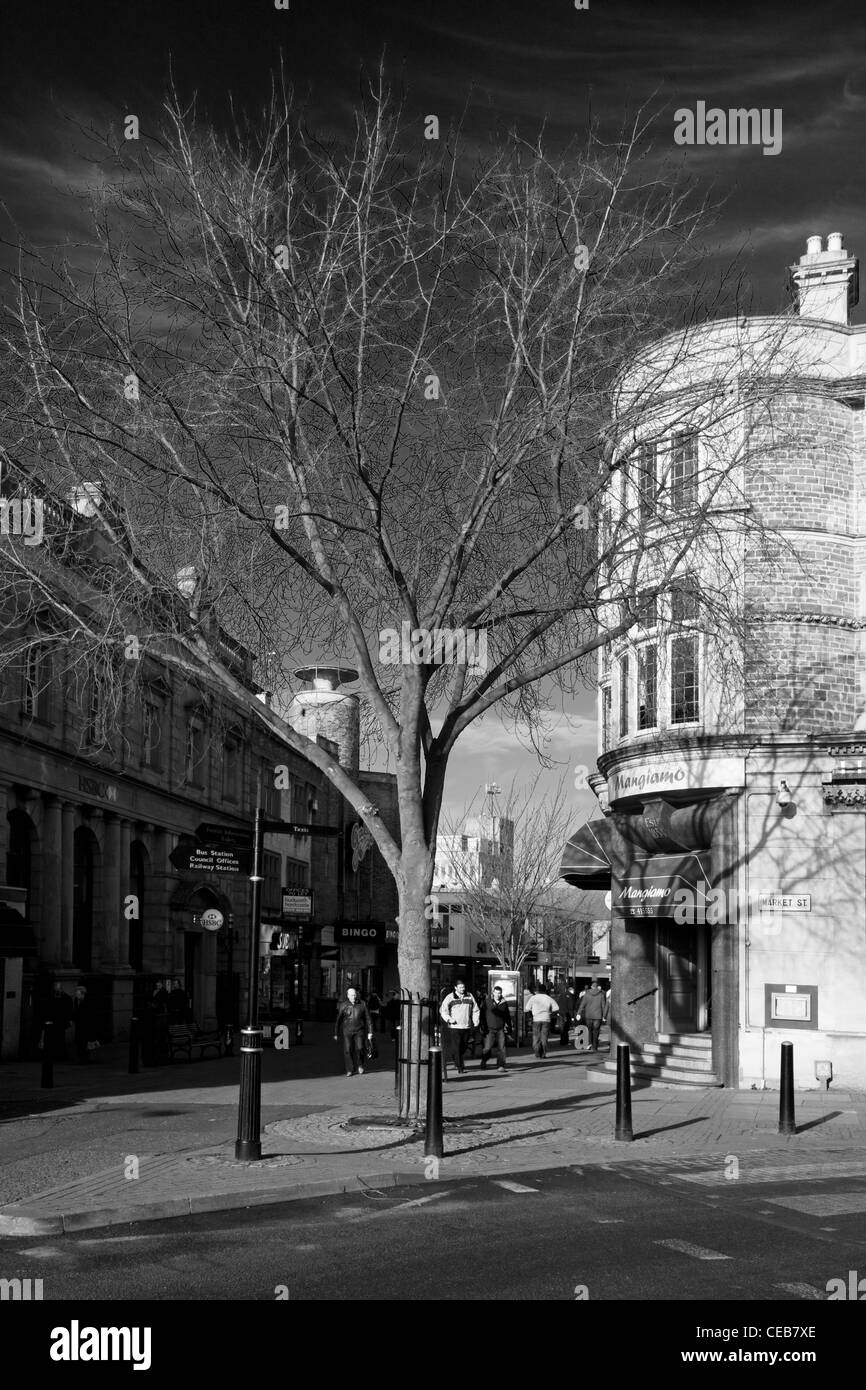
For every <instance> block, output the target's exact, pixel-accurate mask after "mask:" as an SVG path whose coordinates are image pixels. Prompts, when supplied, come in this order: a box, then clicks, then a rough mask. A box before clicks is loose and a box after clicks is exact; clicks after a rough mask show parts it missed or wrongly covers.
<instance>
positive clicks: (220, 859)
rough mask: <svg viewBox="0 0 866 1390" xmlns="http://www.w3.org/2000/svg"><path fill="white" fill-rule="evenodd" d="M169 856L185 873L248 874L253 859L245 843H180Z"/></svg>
mask: <svg viewBox="0 0 866 1390" xmlns="http://www.w3.org/2000/svg"><path fill="white" fill-rule="evenodd" d="M168 857H169V859H170V860H171V862H172V864H173V865H174V867H175V868H176V869H179V870H180V872H181V873H185V874H188V873H195V874H200V873H205V874H208V873H209V874H248V873H249V871H250V867H251V861H252V853H251V850H250V849H249V848H247V847H246V846H243V845H241V846H237V845H234V846H232V845H225V846H222V845H178V846H177V847H176V848H175V849H173V850H172V852H171V854H170V855H169V856H168Z"/></svg>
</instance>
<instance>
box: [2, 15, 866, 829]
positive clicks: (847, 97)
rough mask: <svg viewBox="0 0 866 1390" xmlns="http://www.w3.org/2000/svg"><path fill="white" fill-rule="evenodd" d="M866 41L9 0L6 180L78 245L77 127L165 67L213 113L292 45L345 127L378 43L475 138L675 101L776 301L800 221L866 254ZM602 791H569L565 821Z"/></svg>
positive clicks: (18, 197)
mask: <svg viewBox="0 0 866 1390" xmlns="http://www.w3.org/2000/svg"><path fill="white" fill-rule="evenodd" d="M864 38H866V5H864V4H863V3H862V0H860V3H856V2H855V0H845V2H844V3H829V4H828V3H819V4H809V3H803V0H784V3H782V2H781V0H769V2H768V3H753V4H749V5H741V4H738V3H733V4H732V3H725V0H716V3H714V4H705V3H700V0H698V3H691V4H678V3H675V2H674V0H645V2H644V3H638V0H590V9H589V10H586V11H578V10H575V8H574V4H573V0H393V3H378V2H374V3H367V2H366V0H357V2H356V3H348V2H347V0H290V9H289V10H288V11H283V10H279V11H278V10H276V9H275V8H274V5H273V0H234V3H229V0H158V2H157V3H154V2H153V0H103V3H96V0H93V2H91V0H83V3H82V2H81V0H78V2H76V0H67V3H63V0H52V2H51V3H48V0H18V3H15V0H13V3H12V4H11V5H10V6H8V7H7V10H6V13H5V15H4V19H3V35H2V53H0V192H2V197H3V199H4V201H5V203H6V205H7V206H8V208H9V210H10V212H11V213H12V214H13V215H14V217H15V218H16V220H17V221H18V222H19V223H21V224H22V225H23V227H24V228H25V229H26V231H27V232H28V233H29V234H30V235H31V236H33V237H34V238H35V239H36V240H37V241H39V242H41V243H42V244H43V245H45V244H46V243H54V242H58V241H63V240H64V239H66V238H69V239H71V240H74V239H75V236H76V232H77V230H78V229H77V226H76V217H77V216H78V214H77V213H76V211H75V210H74V208H72V207H71V206H70V204H69V202H68V200H67V199H66V198H65V196H64V193H63V190H64V189H65V188H67V187H70V186H71V187H73V188H78V189H82V188H85V187H86V186H87V183H88V179H89V177H90V175H91V171H90V169H89V167H88V166H87V164H86V162H85V161H84V159H83V158H82V150H83V148H84V147H85V141H84V139H83V138H82V134H81V128H82V127H85V128H86V127H87V126H88V125H91V124H93V125H95V126H97V127H101V128H104V127H105V126H106V125H107V124H108V123H110V122H113V123H114V124H116V125H119V122H120V118H121V117H122V116H123V115H124V114H126V113H128V112H134V113H136V114H138V115H139V116H140V119H141V123H142V129H143V130H145V129H146V128H147V126H148V124H149V123H150V122H151V121H153V119H154V115H155V113H156V111H157V108H158V106H159V103H160V100H161V95H162V92H163V90H164V87H165V83H166V78H167V75H168V72H169V64H171V66H172V68H173V71H174V74H175V78H176V81H177V84H178V87H179V89H180V91H181V92H182V93H184V94H187V93H188V94H190V95H191V94H192V93H193V92H196V93H197V94H198V96H199V100H200V102H201V103H202V105H203V106H204V107H205V108H206V109H207V110H208V111H209V113H210V114H211V115H213V116H214V117H215V118H216V119H218V120H221V119H222V118H223V117H224V114H225V112H226V110H227V102H228V97H229V94H230V93H231V94H233V95H234V97H235V100H236V101H237V102H238V103H239V104H240V105H242V106H247V107H250V106H253V107H255V106H257V105H258V104H259V102H260V100H261V99H262V98H263V97H264V96H265V95H266V93H267V89H268V85H269V75H270V72H271V71H272V70H273V69H275V68H276V67H277V66H278V64H279V61H280V56H281V55H282V57H283V60H284V63H285V66H286V69H287V71H288V73H289V75H290V76H291V78H292V80H293V81H294V83H295V85H296V88H297V89H298V90H299V91H300V92H302V93H304V94H305V95H307V96H308V98H309V104H310V108H311V113H312V114H313V115H314V116H315V117H316V118H317V119H318V121H319V122H322V123H325V124H329V125H333V126H338V127H339V126H342V125H344V124H345V123H346V121H347V118H348V115H349V113H350V111H351V109H352V107H353V105H354V103H355V100H356V96H357V93H358V88H359V80H360V74H361V70H362V68H363V66H364V65H367V67H368V68H375V66H376V65H377V63H378V60H379V58H380V56H381V54H382V52H383V50H384V51H385V54H386V59H387V62H388V64H389V67H390V69H391V71H392V73H393V74H394V76H395V77H396V78H397V79H398V80H402V82H403V83H404V84H405V87H406V92H407V96H406V101H407V106H408V109H409V111H410V112H412V111H416V112H417V113H418V116H419V119H420V118H421V117H422V116H423V115H425V114H428V113H434V114H437V115H438V116H439V118H440V122H441V124H442V125H443V126H447V125H448V123H449V121H450V120H451V119H452V118H454V117H458V116H459V115H460V113H461V112H462V111H463V109H464V107H465V105H466V102H467V99H469V98H470V96H471V107H470V113H469V115H468V116H467V118H466V121H465V123H464V128H465V130H466V132H467V134H468V136H469V138H470V141H472V142H475V143H477V144H478V145H479V146H482V147H483V145H484V142H485V139H486V138H487V136H488V134H489V132H491V131H492V130H493V129H494V128H499V129H502V127H504V126H505V127H507V126H509V125H510V124H511V123H512V122H514V121H517V122H518V123H519V124H520V126H521V128H522V129H523V131H524V133H529V132H535V131H536V130H537V129H538V127H539V126H540V124H541V123H542V121H545V122H546V125H547V130H548V138H549V140H550V141H551V142H554V143H555V142H559V141H561V142H562V143H566V142H567V141H568V140H569V139H570V138H572V137H574V136H580V134H581V132H582V130H583V129H584V127H585V123H586V120H587V114H588V112H589V111H590V110H591V111H592V113H593V114H594V115H595V116H597V117H598V118H599V119H600V120H601V121H602V123H603V125H604V126H605V127H606V128H608V129H610V130H611V131H613V130H614V129H615V128H616V127H617V126H618V124H619V122H620V120H621V118H622V116H623V113H624V112H625V111H626V110H627V109H633V108H634V107H636V106H637V105H639V104H640V103H642V102H647V101H649V102H651V103H654V105H655V106H656V107H657V108H659V109H660V110H661V111H662V112H663V114H662V115H661V117H660V119H659V122H658V124H657V126H656V127H655V133H654V135H653V142H654V143H653V156H654V157H657V158H658V159H661V158H663V157H667V156H671V155H674V156H676V158H677V159H682V160H684V161H685V166H686V169H687V171H688V172H689V173H690V174H691V175H693V177H694V179H695V181H696V185H697V187H698V188H699V189H704V188H706V189H707V190H710V189H712V190H714V191H715V194H716V196H717V197H718V196H722V197H724V199H725V203H724V209H723V213H722V216H721V219H720V221H719V223H718V226H717V241H718V246H717V256H718V259H719V261H720V263H721V262H725V261H727V260H728V259H729V258H730V257H731V256H732V255H733V254H734V253H741V254H742V256H743V260H744V265H745V268H746V270H747V271H748V272H750V274H751V277H752V281H753V285H754V291H755V299H754V308H755V309H758V310H764V311H769V312H772V311H774V310H776V309H779V308H780V307H782V305H783V304H784V303H785V268H786V267H787V266H788V265H789V264H790V263H791V262H792V261H794V260H795V259H796V258H797V257H798V256H799V255H800V254H801V252H803V251H804V250H805V239H806V237H807V236H808V235H810V234H812V233H821V234H826V233H828V232H831V231H840V232H842V233H844V235H845V245H846V246H847V247H848V248H849V249H851V250H853V251H854V252H855V253H856V252H866V155H864V149H866V44H864ZM698 101H704V102H706V103H707V105H708V106H719V107H722V108H724V109H727V108H729V107H753V106H754V107H758V108H768V109H770V110H773V109H776V108H780V109H781V111H782V131H783V142H782V150H781V153H780V154H778V155H776V156H766V155H764V154H763V153H762V151H761V149H760V147H757V146H745V147H702V148H701V147H693V148H687V149H680V148H679V147H677V146H675V145H674V142H673V130H674V118H673V113H674V111H675V109H676V108H678V107H680V106H691V107H694V106H695V104H696V102H698ZM6 234H7V235H8V231H7V233H6ZM857 313H858V317H859V318H860V319H861V321H863V320H866V315H864V312H863V310H862V309H861V310H858V311H857ZM591 703H592V702H591V701H590V699H589V698H587V699H586V701H583V700H582V701H580V702H579V707H578V709H577V711H575V712H573V713H572V714H570V716H569V717H568V718H566V717H565V716H562V717H561V718H558V719H555V720H552V721H551V725H550V743H549V745H548V748H549V752H550V753H551V755H552V756H554V757H555V758H558V759H559V761H560V764H561V767H562V768H563V769H564V768H569V769H570V772H569V775H570V776H571V775H572V773H573V768H574V765H575V763H585V764H587V765H589V766H592V765H593V764H594V762H595V730H594V711H593V710H592V709H591V708H590V706H591ZM581 715H583V716H584V718H583V719H580V718H579V716H581ZM461 748H462V750H463V755H462V757H461V758H460V759H459V760H458V762H459V768H458V770H457V771H456V772H455V774H454V776H455V777H456V782H452V780H451V779H449V800H450V801H451V803H452V805H458V806H459V804H460V803H461V802H462V801H463V799H464V795H465V797H466V798H468V796H470V795H471V794H472V792H473V791H474V790H475V788H476V787H477V786H478V784H479V783H483V782H484V781H485V780H493V779H494V778H496V779H497V780H499V781H500V783H504V784H507V783H508V781H509V780H510V777H511V775H512V773H517V774H518V775H521V776H522V775H531V773H532V770H533V768H534V757H533V756H532V755H530V754H526V755H523V754H521V753H519V752H517V751H516V750H515V745H514V737H513V734H511V733H510V732H508V731H506V730H504V729H503V728H501V726H500V725H499V724H498V723H495V722H493V723H492V722H491V721H490V720H485V721H484V723H483V725H481V726H479V725H476V726H474V728H473V730H471V731H469V735H468V736H467V738H466V740H465V741H464V742H463V743H461ZM593 805H594V798H593V797H592V796H591V795H590V794H589V793H581V794H579V795H576V796H575V812H576V815H575V819H576V820H577V821H579V820H582V819H583V818H584V817H585V815H586V814H587V813H588V812H589V811H590V809H591V808H592V806H593Z"/></svg>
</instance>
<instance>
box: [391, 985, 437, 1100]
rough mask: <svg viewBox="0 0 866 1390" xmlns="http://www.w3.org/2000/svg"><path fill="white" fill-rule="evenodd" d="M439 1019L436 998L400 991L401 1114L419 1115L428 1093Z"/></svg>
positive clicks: (399, 1059) (398, 1079)
mask: <svg viewBox="0 0 866 1390" xmlns="http://www.w3.org/2000/svg"><path fill="white" fill-rule="evenodd" d="M438 1019H439V1005H438V1004H437V1002H436V1000H435V999H422V998H421V995H420V994H411V993H410V992H409V991H408V990H405V989H404V990H401V999H400V1032H399V1033H398V1035H397V1036H398V1051H397V1061H396V1070H397V1077H396V1081H397V1106H398V1111H399V1114H400V1115H402V1116H405V1117H407V1118H409V1119H418V1118H419V1116H420V1114H421V1105H422V1098H423V1097H426V1095H427V1071H426V1068H427V1066H428V1053H429V1049H430V1047H431V1046H432V1045H433V1044H434V1043H438V1041H439V1023H438ZM437 1055H438V1054H437ZM422 1068H423V1069H424V1070H422ZM422 1078H423V1080H422Z"/></svg>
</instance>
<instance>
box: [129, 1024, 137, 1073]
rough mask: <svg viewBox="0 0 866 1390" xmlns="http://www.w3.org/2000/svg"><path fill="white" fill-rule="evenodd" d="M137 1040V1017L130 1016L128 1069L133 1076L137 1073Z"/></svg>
mask: <svg viewBox="0 0 866 1390" xmlns="http://www.w3.org/2000/svg"><path fill="white" fill-rule="evenodd" d="M138 1041H139V1030H138V1019H137V1018H131V1019H130V1020H129V1067H128V1071H129V1074H130V1076H134V1075H135V1074H136V1073H137V1071H138V1057H139V1050H138Z"/></svg>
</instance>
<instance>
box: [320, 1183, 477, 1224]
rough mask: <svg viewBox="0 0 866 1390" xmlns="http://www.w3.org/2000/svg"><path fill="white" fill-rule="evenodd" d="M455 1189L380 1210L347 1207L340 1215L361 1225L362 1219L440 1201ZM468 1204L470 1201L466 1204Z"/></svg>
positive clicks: (372, 1218)
mask: <svg viewBox="0 0 866 1390" xmlns="http://www.w3.org/2000/svg"><path fill="white" fill-rule="evenodd" d="M452 1191H453V1189H452V1188H450V1187H449V1188H448V1189H447V1190H446V1191H443V1192H431V1193H429V1195H428V1196H426V1197H416V1198H415V1200H414V1201H412V1202H400V1203H399V1204H398V1205H397V1206H393V1207H382V1208H380V1209H379V1210H378V1211H366V1210H364V1209H363V1208H359V1207H347V1208H345V1209H344V1210H343V1211H341V1212H339V1213H338V1215H340V1216H342V1217H344V1218H345V1219H346V1220H347V1221H350V1222H351V1223H352V1225H360V1223H361V1222H362V1221H377V1220H378V1219H379V1217H381V1216H393V1215H394V1213H395V1212H396V1213H398V1214H399V1213H400V1212H404V1211H408V1210H409V1209H410V1208H411V1207H424V1206H426V1205H427V1204H428V1203H429V1202H439V1201H441V1199H442V1198H443V1197H450V1196H451V1193H452ZM466 1205H468V1203H467V1204H466Z"/></svg>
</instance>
